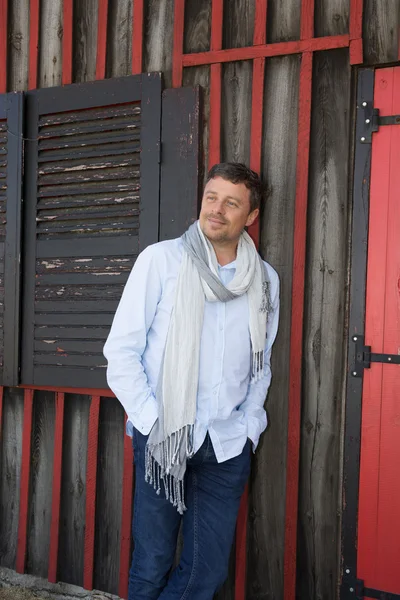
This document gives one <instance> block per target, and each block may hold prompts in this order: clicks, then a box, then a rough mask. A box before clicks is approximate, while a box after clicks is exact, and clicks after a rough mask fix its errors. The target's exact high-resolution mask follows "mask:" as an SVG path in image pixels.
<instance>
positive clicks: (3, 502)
mask: <svg viewBox="0 0 400 600" xmlns="http://www.w3.org/2000/svg"><path fill="white" fill-rule="evenodd" d="M23 415H24V392H23V390H18V389H16V388H7V389H5V391H4V396H3V428H2V432H1V437H0V448H1V452H0V564H1V566H2V567H8V568H9V569H15V560H16V554H17V541H18V517H19V492H20V475H21V452H22V423H23Z"/></svg>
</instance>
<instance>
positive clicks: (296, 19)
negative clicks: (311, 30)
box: [267, 0, 301, 43]
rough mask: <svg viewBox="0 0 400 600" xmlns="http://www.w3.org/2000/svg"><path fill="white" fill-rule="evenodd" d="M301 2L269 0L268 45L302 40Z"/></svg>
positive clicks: (299, 0) (294, 0) (296, 0)
mask: <svg viewBox="0 0 400 600" xmlns="http://www.w3.org/2000/svg"><path fill="white" fill-rule="evenodd" d="M300 6H301V0H285V2H282V0H268V22H267V41H268V43H275V42H288V41H290V40H298V39H299V38H300Z"/></svg>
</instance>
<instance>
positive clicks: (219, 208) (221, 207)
mask: <svg viewBox="0 0 400 600" xmlns="http://www.w3.org/2000/svg"><path fill="white" fill-rule="evenodd" d="M214 206H215V212H216V213H218V214H219V215H223V214H225V204H224V201H223V200H218V201H217V203H216V204H215V205H214Z"/></svg>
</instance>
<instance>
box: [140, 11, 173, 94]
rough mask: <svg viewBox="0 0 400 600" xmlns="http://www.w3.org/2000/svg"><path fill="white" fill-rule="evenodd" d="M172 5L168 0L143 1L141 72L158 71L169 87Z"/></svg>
mask: <svg viewBox="0 0 400 600" xmlns="http://www.w3.org/2000/svg"><path fill="white" fill-rule="evenodd" d="M173 18H174V6H173V2H171V1H170V0H148V1H147V2H145V18H144V28H143V32H144V53H143V72H144V73H151V72H153V71H154V72H155V71H160V72H162V73H163V75H164V81H165V85H166V87H171V79H172V46H173Z"/></svg>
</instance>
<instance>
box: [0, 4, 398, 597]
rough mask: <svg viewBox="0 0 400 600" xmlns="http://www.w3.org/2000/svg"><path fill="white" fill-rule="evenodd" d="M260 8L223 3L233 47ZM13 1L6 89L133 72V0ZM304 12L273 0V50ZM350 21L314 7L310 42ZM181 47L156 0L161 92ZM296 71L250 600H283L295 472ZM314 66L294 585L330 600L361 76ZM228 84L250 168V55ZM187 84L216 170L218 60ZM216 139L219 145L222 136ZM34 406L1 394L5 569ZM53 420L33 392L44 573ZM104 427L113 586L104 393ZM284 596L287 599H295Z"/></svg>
mask: <svg viewBox="0 0 400 600" xmlns="http://www.w3.org/2000/svg"><path fill="white" fill-rule="evenodd" d="M177 1H178V0H175V2H177ZM64 3H65V4H64ZM139 4H140V3H139ZM216 4H218V3H217V2H216ZM260 4H262V2H261V3H260V2H259V1H258V0H225V3H224V17H223V31H222V48H241V47H244V46H251V45H252V44H253V39H254V16H255V11H256V6H257V5H258V6H259V5H260ZM305 4H307V3H305ZM37 6H39V12H38V16H39V19H38V23H37V26H36V24H35V20H34V17H35V14H36V13H35V7H37ZM71 6H73V19H72V22H68V23H67V22H66V21H65V15H66V14H67V13H66V12H65V8H67V9H68V7H71ZM308 6H310V7H312V6H313V3H312V2H308ZM7 7H8V15H7V22H6V27H5V24H4V21H3V24H2V25H1V23H0V34H4V32H5V31H6V32H7V36H6V38H5V39H6V40H7V44H6V48H5V49H4V48H3V49H0V62H1V60H2V59H3V60H6V65H7V69H6V70H5V71H4V72H5V73H6V90H7V91H16V90H26V89H28V87H29V86H30V87H36V86H37V87H46V86H55V85H60V84H61V83H62V82H66V81H69V80H70V81H72V82H84V81H91V80H93V79H95V78H96V76H97V77H98V76H99V75H100V76H103V75H105V76H106V77H114V76H121V75H128V74H130V73H131V72H132V69H133V67H134V65H133V62H134V61H135V52H138V38H137V35H138V32H137V28H136V29H135V14H136V15H138V13H135V2H133V1H132V0H118V2H115V1H113V0H110V1H109V2H108V3H107V2H104V1H103V0H74V1H73V2H72V0H64V2H63V0H40V2H38V1H37V0H36V1H35V0H31V1H29V0H9V2H8V3H7V1H6V0H0V9H2V10H3V13H2V12H1V11H0V18H1V15H2V14H4V10H5V8H7ZM363 8H364V15H363V24H364V26H363V39H364V61H365V62H366V63H367V64H383V63H387V62H393V61H397V59H398V54H399V43H398V31H399V25H400V4H399V2H398V0H365V1H364V6H363ZM99 9H100V12H99ZM107 9H108V19H107V24H106V28H105V29H104V31H105V36H106V38H105V39H106V47H105V48H104V57H103V58H104V72H103V73H102V64H101V58H102V55H101V53H102V49H101V47H100V48H98V29H99V19H103V17H104V13H103V16H101V10H106V11H107ZM300 9H301V1H300V0H268V3H267V42H268V43H273V42H286V41H291V40H298V39H299V37H300V31H301V20H300V14H301V13H300ZM68 14H70V12H69V13H68ZM211 14H212V1H211V0H186V2H185V18H184V29H183V33H184V35H183V51H184V53H193V52H196V53H197V52H203V51H208V50H210V45H211V34H212V26H211ZM139 17H140V15H139ZM349 23H350V0H318V1H317V2H316V3H315V13H314V26H315V30H314V33H315V36H336V35H344V34H347V33H348V31H349ZM71 25H72V37H71V40H72V53H71V56H72V63H71V68H70V76H68V73H67V75H66V74H65V73H66V71H65V69H66V64H65V54H64V65H63V52H64V53H65V52H66V51H67V50H68V46H65V39H66V38H65V36H66V32H67V31H68V32H69V31H70V27H71ZM103 25H104V21H103ZM139 32H140V29H139ZM36 35H37V36H38V55H37V64H36V63H35V55H34V53H35V43H32V40H35V36H36ZM0 43H1V42H0ZM173 44H174V2H173V1H172V0H146V1H145V2H144V14H143V44H142V47H141V49H140V50H141V52H142V68H143V71H144V72H146V71H162V72H163V74H164V81H165V86H166V87H170V86H171V85H172V69H173ZM5 50H6V56H5ZM132 55H133V59H132ZM99 57H100V59H99ZM32 61H33V62H32ZM36 67H37V72H35V68H36ZM63 67H64V69H63ZM67 67H68V65H67ZM0 68H1V69H3V70H4V68H5V65H3V64H0ZM300 69H301V58H300V55H299V54H291V55H287V56H276V57H270V58H267V59H266V60H265V73H264V84H263V86H264V87H263V109H264V110H263V121H262V132H261V155H260V157H261V173H262V176H263V178H264V180H265V183H266V188H267V194H266V200H265V207H264V209H263V212H262V218H261V236H260V250H261V254H262V255H263V256H264V258H265V259H266V260H268V261H269V262H270V263H271V264H272V265H273V266H274V267H275V268H276V269H277V271H278V273H279V275H280V278H281V321H280V329H279V335H278V339H277V342H276V345H275V348H274V353H273V360H272V368H273V383H272V387H271V390H270V393H269V398H268V403H267V410H268V415H269V421H270V424H269V429H268V432H267V433H266V434H265V435H264V436H263V437H262V440H261V443H260V446H259V449H258V451H257V454H256V456H255V458H254V462H253V469H252V476H251V481H250V487H249V508H248V537H247V579H246V584H245V586H246V593H245V598H246V599H247V600H261V599H263V600H267V599H271V600H272V599H274V600H279V599H281V598H283V597H284V579H285V576H286V572H285V559H284V555H285V531H286V527H287V523H286V513H285V505H286V500H287V498H286V489H287V480H286V473H287V460H288V458H289V459H291V457H290V456H289V457H287V443H288V418H289V414H288V406H289V404H288V396H289V393H290V389H289V382H290V365H291V363H290V348H291V346H290V342H291V332H292V328H291V326H292V324H291V315H292V311H293V302H298V301H299V298H298V297H297V296H296V290H294V289H293V286H292V282H293V265H294V259H295V258H296V252H298V248H297V247H296V246H295V245H294V239H295V234H294V227H295V206H296V181H298V173H297V139H298V138H297V134H298V127H299V123H298V114H299V81H300ZM312 73H313V79H312V80H313V84H312V112H311V132H310V160H309V166H308V173H309V181H308V208H307V230H306V232H305V243H306V264H305V297H304V300H305V304H304V320H303V323H302V335H303V338H302V356H303V358H302V370H301V371H302V379H301V386H302V387H301V391H302V393H301V441H300V475H299V503H298V506H299V510H298V530H297V531H298V538H297V540H298V553H297V555H298V562H297V584H296V587H297V595H298V597H299V598H302V599H304V600H305V599H307V600H308V599H314V598H315V599H322V598H323V599H331V598H332V599H333V598H335V596H336V589H337V582H338V579H339V577H340V558H339V552H340V550H339V538H340V507H341V467H342V465H341V460H342V454H341V453H342V437H343V436H342V432H343V419H342V414H343V406H344V395H343V389H344V365H345V348H346V335H347V334H346V314H347V313H346V310H347V308H346V302H347V286H348V262H349V254H348V247H349V235H350V220H351V207H350V200H351V199H350V195H349V189H350V187H349V181H350V180H351V168H350V166H351V157H352V151H351V136H352V131H353V125H354V124H353V121H352V110H353V103H354V98H353V96H352V85H353V82H354V77H355V72H354V69H353V72H352V68H351V67H350V60H349V48H348V47H344V48H341V49H334V50H326V51H324V52H315V53H314V56H313V66H312ZM221 77H222V79H221V105H222V111H221V127H220V155H221V159H222V160H235V161H244V162H246V163H249V162H250V159H251V139H250V122H251V106H252V85H253V61H251V60H238V61H234V62H227V63H225V64H222V69H221ZM182 81H183V85H194V84H200V85H201V86H202V87H203V90H204V115H203V117H204V119H203V125H204V129H203V148H204V170H205V171H206V168H207V164H208V159H207V157H208V150H209V143H210V142H209V141H210V66H209V65H200V66H194V67H185V68H184V69H183V80H182ZM3 91H5V89H4V90H3ZM300 125H301V124H300ZM213 135H214V138H215V135H216V134H215V132H213ZM23 411H24V395H23V391H22V390H16V389H13V390H5V392H4V401H3V414H2V415H3V416H2V432H1V456H0V564H1V565H4V566H7V567H11V568H15V566H16V554H17V548H16V546H17V536H18V514H19V508H20V504H19V502H20V501H19V482H20V470H21V452H22V450H21V446H22V441H21V440H22V422H23ZM89 413H90V399H89V398H88V397H87V396H78V395H73V394H66V395H65V416H64V440H65V444H64V448H63V468H62V482H61V490H62V496H61V497H62V502H61V514H60V541H59V557H60V561H59V572H58V577H59V578H60V579H61V580H63V581H66V582H71V583H76V584H79V585H82V583H83V579H84V556H83V551H84V545H83V540H84V529H85V502H86V477H85V473H86V449H87V448H86V440H87V435H88V424H89ZM54 419H55V394H54V393H53V392H46V391H37V392H35V394H34V401H33V430H32V438H31V476H30V491H29V498H30V501H29V518H28V539H27V560H26V570H27V572H29V573H34V574H37V575H41V576H44V577H46V576H47V569H48V552H49V539H50V537H49V536H50V526H51V523H50V520H51V514H50V512H49V508H50V502H49V498H50V496H51V474H52V472H53V446H54ZM0 421H1V420H0ZM99 427H100V430H99V451H98V477H97V490H98V498H99V500H98V505H97V517H96V549H95V556H94V585H95V586H96V587H98V588H100V589H103V590H106V591H109V592H113V593H118V590H119V567H120V565H119V550H118V549H119V547H120V543H121V529H120V523H121V520H120V518H119V515H120V512H121V506H122V497H121V494H122V492H121V486H122V477H123V473H122V460H123V459H122V457H123V443H124V442H123V430H124V415H123V411H122V409H121V407H120V406H119V404H118V403H117V401H116V400H115V399H112V398H102V399H101V403H100V416H99ZM124 535H127V532H124ZM232 564H233V568H232V569H231V571H232V573H231V576H230V580H229V581H228V582H227V584H226V585H225V587H224V589H223V590H222V591H221V592H220V594H219V596H218V597H219V598H220V600H222V599H224V600H228V599H229V600H233V598H234V597H235V579H236V584H237V573H236V574H235V568H234V560H233V563H232ZM285 598H290V596H289V595H287V594H285Z"/></svg>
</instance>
